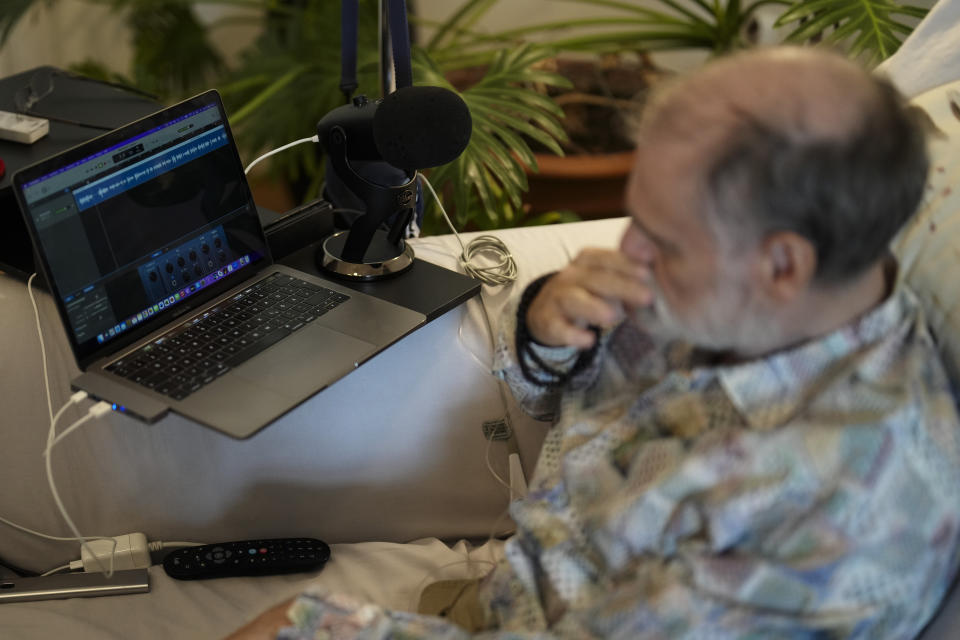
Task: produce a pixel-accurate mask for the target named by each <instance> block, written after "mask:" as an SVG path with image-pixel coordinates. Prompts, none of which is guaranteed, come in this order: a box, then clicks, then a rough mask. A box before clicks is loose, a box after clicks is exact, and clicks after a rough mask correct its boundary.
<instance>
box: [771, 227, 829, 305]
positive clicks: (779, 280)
mask: <svg viewBox="0 0 960 640" xmlns="http://www.w3.org/2000/svg"><path fill="white" fill-rule="evenodd" d="M760 271H761V273H760V275H761V281H762V282H761V287H762V288H763V289H764V291H765V292H766V294H767V295H768V296H770V297H771V298H772V299H774V300H777V301H779V302H790V301H792V300H795V299H796V298H797V297H798V296H800V295H801V294H802V293H803V292H804V291H806V290H807V289H808V288H809V286H810V283H811V282H812V281H813V277H814V275H815V274H816V272H817V250H816V248H815V247H814V246H813V243H811V242H810V241H809V240H807V239H806V238H804V237H803V236H801V235H800V234H798V233H794V232H792V231H778V232H776V233H772V234H770V235H769V236H767V237H766V238H765V239H764V241H763V245H762V247H761V255H760Z"/></svg>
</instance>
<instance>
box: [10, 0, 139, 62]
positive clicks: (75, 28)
mask: <svg viewBox="0 0 960 640" xmlns="http://www.w3.org/2000/svg"><path fill="white" fill-rule="evenodd" d="M0 2H2V0H0ZM131 55H132V54H131V48H130V43H129V36H128V35H127V32H126V29H125V27H124V24H123V20H122V18H121V17H120V16H119V15H116V14H114V13H113V11H112V9H111V8H110V7H108V6H105V5H101V4H94V3H90V2H83V1H82V0H60V1H59V2H57V3H55V4H54V5H53V6H52V7H50V8H48V7H47V3H45V2H37V3H35V4H34V6H33V7H32V8H31V9H30V10H29V11H28V12H27V15H26V16H24V17H23V19H22V20H21V21H20V23H19V24H18V25H17V27H16V28H15V29H14V30H13V32H12V33H11V35H10V39H9V40H8V41H7V43H6V44H5V45H4V47H3V49H0V77H5V76H8V75H11V74H14V73H19V72H20V71H25V70H27V69H31V68H33V67H38V66H41V65H54V66H57V67H66V66H68V65H70V64H72V63H75V62H80V61H81V60H83V59H85V58H95V59H96V60H98V61H100V62H102V63H103V64H105V65H107V67H108V68H110V69H111V70H114V71H126V70H127V69H128V68H129V66H130V59H131Z"/></svg>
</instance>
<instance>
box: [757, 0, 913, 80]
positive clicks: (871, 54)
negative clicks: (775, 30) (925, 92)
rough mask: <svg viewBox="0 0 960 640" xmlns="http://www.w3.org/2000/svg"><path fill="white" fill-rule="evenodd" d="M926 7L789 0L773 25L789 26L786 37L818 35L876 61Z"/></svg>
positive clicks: (883, 0)
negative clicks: (790, 29)
mask: <svg viewBox="0 0 960 640" xmlns="http://www.w3.org/2000/svg"><path fill="white" fill-rule="evenodd" d="M926 14H927V9H925V8H923V7H919V6H915V5H907V4H898V3H896V2H891V1H890V0H793V2H792V4H791V5H790V7H789V8H788V9H787V11H786V12H785V13H784V14H783V15H781V16H780V18H779V19H778V20H777V22H776V26H792V27H793V31H791V32H790V34H789V35H788V36H787V39H788V40H790V41H793V42H804V41H806V40H809V39H810V38H814V37H819V36H822V37H823V39H824V40H825V41H826V42H828V43H831V44H838V45H842V46H844V48H845V49H846V50H847V51H849V53H850V55H852V56H862V57H863V59H864V61H865V62H867V63H868V64H876V63H877V62H880V61H881V60H884V59H885V58H887V57H889V56H890V55H892V54H893V53H894V52H895V51H896V50H897V49H898V48H899V47H900V44H901V43H902V42H903V39H904V38H905V37H906V36H907V35H909V33H910V32H911V31H912V30H913V24H914V23H915V22H916V20H917V19H922V18H923V17H924V16H925V15H926Z"/></svg>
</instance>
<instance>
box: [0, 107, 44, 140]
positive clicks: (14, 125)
mask: <svg viewBox="0 0 960 640" xmlns="http://www.w3.org/2000/svg"><path fill="white" fill-rule="evenodd" d="M49 132H50V121H49V120H47V119H45V118H35V117H33V116H25V115H23V114H22V113H12V112H10V111H0V140H11V141H13V142H20V143H23V144H33V143H34V142H36V141H37V140H39V139H40V138H42V137H43V136H45V135H47V134H48V133H49Z"/></svg>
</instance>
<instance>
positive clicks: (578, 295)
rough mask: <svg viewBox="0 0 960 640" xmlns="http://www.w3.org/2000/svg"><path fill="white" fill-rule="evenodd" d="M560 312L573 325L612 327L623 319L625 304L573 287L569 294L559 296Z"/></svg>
mask: <svg viewBox="0 0 960 640" xmlns="http://www.w3.org/2000/svg"><path fill="white" fill-rule="evenodd" d="M557 306H558V307H559V309H560V313H561V314H562V315H563V317H564V318H565V319H566V320H567V322H568V323H569V324H572V325H575V326H577V325H579V326H582V325H591V324H592V325H596V326H599V327H604V328H607V327H612V326H613V325H615V324H617V323H618V322H620V320H622V319H623V306H622V305H621V304H619V303H615V302H610V301H608V300H605V299H603V298H598V297H597V296H595V295H592V294H591V293H590V292H587V291H584V290H583V289H572V290H571V291H570V292H569V294H568V295H566V296H563V297H559V298H557Z"/></svg>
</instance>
